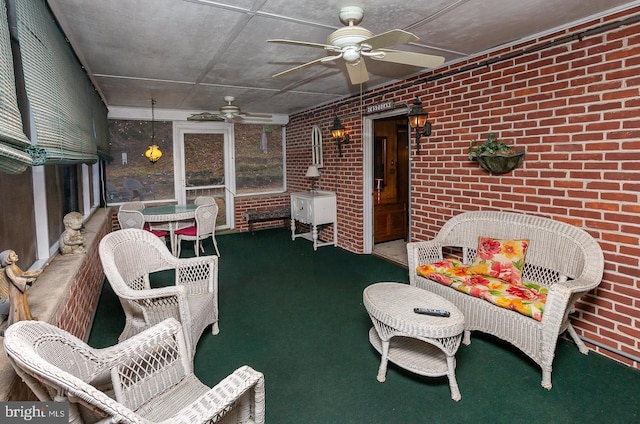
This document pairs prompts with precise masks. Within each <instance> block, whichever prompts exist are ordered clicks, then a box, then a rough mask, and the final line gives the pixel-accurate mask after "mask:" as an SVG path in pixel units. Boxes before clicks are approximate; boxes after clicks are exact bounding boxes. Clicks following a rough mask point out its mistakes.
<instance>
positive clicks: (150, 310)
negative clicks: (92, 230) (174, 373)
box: [98, 228, 220, 353]
mask: <svg viewBox="0 0 640 424" xmlns="http://www.w3.org/2000/svg"><path fill="white" fill-rule="evenodd" d="M98 254H99V256H100V261H101V263H102V268H103V269H104V274H105V276H106V277H107V281H109V284H110V285H111V287H112V288H113V291H114V293H115V294H116V296H118V299H119V300H120V303H121V304H122V309H123V310H124V314H125V325H124V329H123V330H122V333H121V334H120V338H119V340H120V341H122V340H126V339H128V338H129V337H131V336H133V335H135V334H137V333H139V332H141V331H143V330H145V329H146V328H149V327H151V326H153V325H155V324H158V323H160V322H161V321H162V320H164V319H166V318H169V317H173V318H175V319H177V320H178V321H179V322H180V323H181V324H182V326H183V328H184V329H185V334H186V335H187V337H188V338H189V341H190V348H192V351H193V353H195V348H196V345H197V343H198V340H199V338H200V336H201V335H202V333H203V332H204V330H205V328H206V327H207V326H208V325H211V333H212V334H218V333H219V332H220V329H219V327H218V257H217V256H214V255H211V256H203V257H199V258H195V257H194V258H177V257H175V256H173V255H172V254H171V251H170V250H169V249H168V248H167V245H166V244H165V243H163V242H162V241H160V239H158V237H155V236H154V235H153V234H151V233H150V232H148V231H144V230H140V229H135V228H129V229H125V230H120V231H113V232H111V233H109V234H107V235H105V236H104V237H102V240H100V245H99V247H98ZM165 270H170V271H173V273H172V274H173V281H171V284H169V285H164V286H163V287H159V288H152V287H151V278H150V276H151V275H152V274H153V275H158V273H159V272H160V271H165ZM169 275H171V274H169Z"/></svg>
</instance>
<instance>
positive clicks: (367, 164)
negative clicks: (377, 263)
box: [362, 108, 412, 254]
mask: <svg viewBox="0 0 640 424" xmlns="http://www.w3.org/2000/svg"><path fill="white" fill-rule="evenodd" d="M407 113H408V108H407V109H393V110H389V111H386V112H382V113H378V114H375V115H367V116H363V117H362V154H363V161H362V162H363V172H362V174H363V187H362V198H363V199H364V204H363V210H362V212H363V214H362V217H363V220H362V223H363V229H362V231H363V253H366V254H370V253H371V252H372V251H373V245H374V243H373V196H371V187H373V160H374V158H373V141H374V140H373V137H374V133H373V122H374V121H375V120H376V119H383V118H391V117H394V116H403V115H406V114H407ZM407 127H409V124H408V123H407ZM408 131H409V132H408V134H409V163H408V171H409V181H408V183H409V194H408V198H407V240H411V171H412V166H411V161H412V158H411V130H410V129H409V128H408Z"/></svg>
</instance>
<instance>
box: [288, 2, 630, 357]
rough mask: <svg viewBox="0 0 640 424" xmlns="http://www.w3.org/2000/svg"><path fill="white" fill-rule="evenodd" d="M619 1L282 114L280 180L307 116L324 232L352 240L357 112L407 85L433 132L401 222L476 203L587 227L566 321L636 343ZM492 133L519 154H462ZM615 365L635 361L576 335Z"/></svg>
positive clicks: (357, 242) (299, 144)
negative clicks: (510, 42) (499, 164)
mask: <svg viewBox="0 0 640 424" xmlns="http://www.w3.org/2000/svg"><path fill="white" fill-rule="evenodd" d="M638 15H640V9H638V8H636V9H632V10H629V11H626V12H621V13H618V14H615V15H612V16H608V17H606V18H602V19H598V20H595V21H593V22H589V23H584V24H582V25H580V26H579V27H575V28H571V29H568V30H566V31H560V32H557V33H554V34H549V35H546V36H544V37H542V38H540V39H537V40H532V41H530V42H527V43H522V44H518V45H514V46H511V47H508V48H504V49H502V50H499V51H494V52H491V53H487V54H484V55H482V56H480V57H476V58H473V59H470V60H467V61H464V62H461V63H457V64H454V65H451V66H449V67H447V68H444V69H439V70H436V71H433V72H429V73H425V74H422V75H420V76H417V77H415V78H413V79H412V80H408V81H402V82H398V83H396V84H393V85H390V86H386V87H380V88H378V89H376V90H373V91H368V92H365V93H363V94H362V97H360V96H358V97H353V98H349V99H345V100H343V101H341V102H336V103H333V104H329V105H325V106H322V107H318V108H316V109H313V110H309V111H305V112H304V113H300V114H297V115H294V116H292V117H291V121H290V123H289V124H288V126H287V181H288V186H289V189H290V190H291V191H296V190H301V189H307V188H308V182H307V181H306V179H305V178H304V173H305V172H306V168H307V166H308V165H309V164H310V163H311V137H310V134H311V128H312V126H313V125H314V124H317V125H319V126H320V128H321V130H322V133H323V139H324V143H323V151H324V161H325V166H324V168H323V170H322V178H321V181H320V188H321V189H324V190H331V191H335V192H336V193H337V196H338V211H339V216H338V240H339V245H340V246H341V247H343V248H345V249H348V250H351V251H354V252H362V251H363V224H362V222H363V216H362V210H363V207H362V205H363V198H362V185H363V171H362V169H363V154H362V125H361V122H362V121H361V117H360V114H361V113H362V110H364V108H365V107H366V106H367V105H370V104H377V103H381V102H383V101H386V100H394V101H396V102H401V101H404V102H409V103H411V102H412V101H413V99H414V98H415V96H419V97H420V99H421V100H422V102H423V106H424V108H425V109H426V110H427V111H429V113H430V118H429V119H430V121H431V122H432V123H433V135H432V136H431V137H429V138H428V139H424V138H423V139H422V148H421V154H420V155H417V154H416V151H415V143H412V153H411V157H412V163H411V204H410V210H411V216H410V220H411V235H412V239H413V240H426V239H429V238H431V237H433V236H434V235H435V233H436V232H437V231H438V229H439V228H440V227H441V226H442V224H443V223H444V222H445V221H446V220H448V219H449V218H451V217H452V216H454V215H457V214H459V213H461V212H464V211H472V210H478V209H491V210H506V211H516V212H523V213H531V214H536V215H541V216H545V217H549V218H552V219H555V220H559V221H564V222H568V223H571V224H573V225H576V226H578V227H580V228H583V229H585V230H586V231H588V232H589V233H590V234H591V235H592V236H593V237H595V238H596V239H597V240H598V242H599V243H600V245H601V246H602V249H603V251H604V254H605V260H606V264H605V274H604V278H603V281H602V284H601V285H600V287H599V288H598V289H597V290H595V291H594V292H593V293H592V294H591V295H589V296H587V297H585V298H584V299H583V301H582V303H580V305H579V309H578V311H577V312H576V313H575V314H574V315H573V317H574V319H573V322H574V325H575V327H576V328H577V331H578V332H579V333H580V334H581V335H583V336H584V337H587V338H589V339H591V340H593V341H595V342H597V343H600V344H602V345H604V346H607V347H609V348H611V349H614V350H619V351H622V352H624V353H626V354H629V355H632V356H635V357H636V358H637V357H639V356H640V328H639V326H640V325H639V322H640V321H639V319H638V317H639V316H640V283H639V281H638V280H639V278H638V277H640V266H639V265H640V259H639V258H640V248H639V247H638V242H639V240H640V205H639V203H638V201H639V195H640V141H639V140H640V120H639V119H638V116H639V115H640V96H639V94H640V92H639V91H640V90H639V87H640V77H639V76H638V75H640V24H638V23H634V22H633V21H632V20H630V21H626V22H625V23H624V24H623V25H621V26H618V27H617V28H616V25H613V26H612V27H609V28H605V27H604V26H605V25H608V24H614V23H616V22H622V21H624V20H625V19H630V18H632V19H633V18H636V17H637V16H638ZM334 113H335V114H337V115H338V116H340V118H341V119H342V122H343V124H344V125H345V127H346V128H347V130H348V132H349V133H350V135H351V143H350V144H349V145H346V146H343V155H344V156H343V157H342V158H340V157H338V152H337V146H336V145H335V143H334V142H332V141H331V137H330V133H329V127H330V126H331V120H332V117H333V115H334ZM488 132H495V133H496V134H497V135H498V136H499V137H500V138H502V139H504V140H505V141H506V142H507V143H509V144H513V145H514V147H517V148H524V149H525V150H526V152H527V153H526V158H525V161H524V164H523V165H522V166H521V167H520V168H518V169H516V170H515V171H513V172H510V173H508V174H504V175H502V176H495V175H490V174H488V173H487V172H485V171H483V170H482V169H480V168H479V166H478V165H477V164H476V163H475V162H471V161H469V160H468V158H467V152H468V147H469V143H470V142H471V141H472V140H474V139H477V138H484V137H485V136H486V134H487V133H488ZM412 141H413V139H412ZM590 347H591V348H592V349H594V350H597V351H600V352H601V353H603V354H605V355H607V356H610V357H613V358H614V359H616V360H619V361H621V362H623V363H626V364H628V365H631V366H634V367H636V368H638V367H639V365H638V362H637V361H633V360H630V359H627V358H624V357H623V356H620V355H617V354H615V353H614V352H611V351H609V350H605V349H601V348H600V347H598V346H597V345H593V344H590Z"/></svg>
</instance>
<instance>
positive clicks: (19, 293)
mask: <svg viewBox="0 0 640 424" xmlns="http://www.w3.org/2000/svg"><path fill="white" fill-rule="evenodd" d="M16 262H18V255H17V253H16V252H14V251H13V250H5V251H3V252H1V253H0V266H1V267H2V269H0V297H2V298H4V299H8V300H9V302H10V303H11V305H10V306H9V317H8V319H7V327H8V326H10V325H11V324H13V323H14V322H17V321H27V320H36V319H37V318H36V317H34V316H32V315H31V310H30V309H29V302H28V301H27V289H28V288H29V287H31V285H32V284H33V282H34V281H35V280H36V278H38V277H39V276H40V274H42V270H41V269H38V270H33V271H23V270H21V269H20V267H18V265H17V264H16ZM5 328H6V327H5Z"/></svg>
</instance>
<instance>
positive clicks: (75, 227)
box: [60, 212, 87, 255]
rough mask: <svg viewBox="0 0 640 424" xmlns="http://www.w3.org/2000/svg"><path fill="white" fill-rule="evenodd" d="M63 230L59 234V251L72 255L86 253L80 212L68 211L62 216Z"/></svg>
mask: <svg viewBox="0 0 640 424" xmlns="http://www.w3.org/2000/svg"><path fill="white" fill-rule="evenodd" d="M63 222H64V228H65V230H64V232H63V233H62V235H61V236H60V253H61V254H63V255H72V254H77V253H86V251H87V250H86V249H85V247H84V234H82V231H81V229H82V214H80V213H79V212H69V213H68V214H66V215H65V216H64V220H63Z"/></svg>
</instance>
